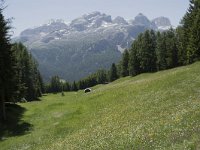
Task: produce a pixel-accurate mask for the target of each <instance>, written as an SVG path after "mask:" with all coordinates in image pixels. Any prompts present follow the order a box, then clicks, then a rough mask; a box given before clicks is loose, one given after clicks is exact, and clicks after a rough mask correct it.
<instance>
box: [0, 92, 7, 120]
mask: <svg viewBox="0 0 200 150" xmlns="http://www.w3.org/2000/svg"><path fill="white" fill-rule="evenodd" d="M0 94H1V96H0V102H1V104H0V111H1V113H0V117H1V120H2V121H4V120H6V108H5V93H4V90H3V89H2V90H1V93H0Z"/></svg>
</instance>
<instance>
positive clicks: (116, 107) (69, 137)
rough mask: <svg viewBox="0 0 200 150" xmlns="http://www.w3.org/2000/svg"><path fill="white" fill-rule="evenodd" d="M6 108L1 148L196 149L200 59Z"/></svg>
mask: <svg viewBox="0 0 200 150" xmlns="http://www.w3.org/2000/svg"><path fill="white" fill-rule="evenodd" d="M18 107H19V108H17V107H11V108H10V109H12V112H14V113H15V114H17V112H18V110H19V109H20V110H21V112H22V114H21V116H19V115H18V116H19V117H18V119H19V120H18V123H17V124H16V126H14V127H12V131H6V129H4V131H1V132H0V135H1V139H2V140H1V141H0V149H1V150H7V149H9V150H10V149H11V150H12V149H13V150H18V149H19V150H26V149H27V150H32V149H34V150H71V149H81V150H84V149H92V150H93V149H105V150H108V149H109V150H111V149H113V150H116V149H121V150H124V149H126V150H127V149H135V150H141V149H152V150H154V149H162V150H163V149H168V150H172V149H178V150H189V149H191V150H192V149H200V63H199V62H198V63H195V64H193V65H190V66H186V67H180V68H176V69H172V70H167V71H162V72H158V73H153V74H142V75H139V76H137V77H127V78H122V79H120V80H117V81H115V82H113V83H111V84H108V85H99V86H96V87H94V88H93V92H91V93H87V94H85V93H83V91H79V92H70V93H65V96H64V97H62V96H61V94H50V95H47V96H44V97H43V98H42V101H37V102H31V103H24V104H19V106H18Z"/></svg>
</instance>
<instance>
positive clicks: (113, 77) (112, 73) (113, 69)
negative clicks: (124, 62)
mask: <svg viewBox="0 0 200 150" xmlns="http://www.w3.org/2000/svg"><path fill="white" fill-rule="evenodd" d="M116 79H118V75H117V67H116V65H115V63H113V64H112V66H111V69H110V81H114V80H116Z"/></svg>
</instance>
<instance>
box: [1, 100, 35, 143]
mask: <svg viewBox="0 0 200 150" xmlns="http://www.w3.org/2000/svg"><path fill="white" fill-rule="evenodd" d="M25 111H26V109H25V108H23V107H21V106H19V105H16V104H9V103H7V104H6V113H7V114H6V115H7V119H6V121H4V122H3V123H2V122H0V141H2V140H5V139H6V138H8V137H11V136H20V135H24V134H26V133H28V132H29V131H30V130H31V129H32V127H33V126H32V125H31V124H30V123H28V122H25V121H23V120H21V118H22V116H23V114H24V112H25Z"/></svg>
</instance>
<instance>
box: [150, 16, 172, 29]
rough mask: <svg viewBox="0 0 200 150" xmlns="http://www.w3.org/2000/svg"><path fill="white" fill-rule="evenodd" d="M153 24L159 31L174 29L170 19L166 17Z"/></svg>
mask: <svg viewBox="0 0 200 150" xmlns="http://www.w3.org/2000/svg"><path fill="white" fill-rule="evenodd" d="M152 22H153V23H154V24H155V25H156V26H157V27H158V29H159V30H167V29H169V28H170V27H172V25H171V22H170V20H169V18H166V17H158V18H155V19H153V20H152Z"/></svg>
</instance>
